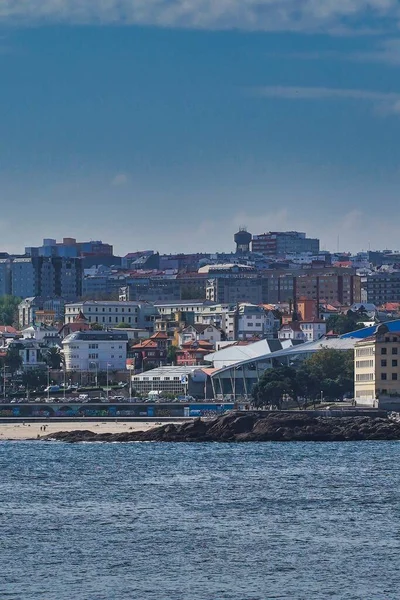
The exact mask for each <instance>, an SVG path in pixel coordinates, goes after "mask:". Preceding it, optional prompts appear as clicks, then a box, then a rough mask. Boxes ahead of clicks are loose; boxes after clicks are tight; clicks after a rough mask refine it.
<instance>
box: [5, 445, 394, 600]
mask: <svg viewBox="0 0 400 600" xmlns="http://www.w3.org/2000/svg"><path fill="white" fill-rule="evenodd" d="M399 493H400V444H399V443H398V442H393V443H392V442H357V443H259V444H253V443H247V444H218V443H209V444H173V443H171V444H158V443H132V444H118V443H117V444H107V443H103V444H101V443H86V444H77V445H70V444H64V443H46V442H36V441H35V442H4V443H0V599H1V600H136V599H138V600H266V599H285V600H286V599H287V600H309V599H316V600H324V599H340V600H341V599H343V600H374V599H382V600H393V599H400V497H399Z"/></svg>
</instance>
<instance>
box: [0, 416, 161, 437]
mask: <svg viewBox="0 0 400 600" xmlns="http://www.w3.org/2000/svg"><path fill="white" fill-rule="evenodd" d="M171 423H172V421H171ZM160 425H161V423H156V422H154V421H152V422H147V421H143V422H130V423H125V422H117V423H115V422H107V423H106V422H104V423H102V422H97V423H95V422H90V423H82V422H78V423H76V422H66V423H44V422H43V423H26V424H25V425H23V424H22V423H2V424H0V441H5V440H34V439H37V437H38V436H46V435H49V434H51V433H55V432H56V431H76V430H78V429H85V430H86V429H88V430H90V431H94V432H95V433H122V432H124V431H147V430H148V429H152V428H153V427H159V426H160ZM162 425H166V422H165V421H164V422H163V423H162ZM44 426H46V430H45V431H43V427H44Z"/></svg>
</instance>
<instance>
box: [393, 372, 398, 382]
mask: <svg viewBox="0 0 400 600" xmlns="http://www.w3.org/2000/svg"><path fill="white" fill-rule="evenodd" d="M392 380H393V381H397V373H392Z"/></svg>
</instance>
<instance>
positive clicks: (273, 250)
mask: <svg viewBox="0 0 400 600" xmlns="http://www.w3.org/2000/svg"><path fill="white" fill-rule="evenodd" d="M252 250H253V252H258V253H260V254H264V255H265V256H286V254H291V253H294V254H301V253H304V252H310V253H311V254H318V253H319V240H318V239H315V238H314V239H313V238H307V237H306V234H305V233H301V232H299V231H270V232H269V233H263V234H261V235H253V241H252Z"/></svg>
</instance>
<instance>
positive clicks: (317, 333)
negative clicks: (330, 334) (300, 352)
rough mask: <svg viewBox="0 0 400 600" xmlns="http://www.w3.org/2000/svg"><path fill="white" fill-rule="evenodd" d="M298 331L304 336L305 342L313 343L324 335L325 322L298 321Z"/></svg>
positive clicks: (315, 320)
mask: <svg viewBox="0 0 400 600" xmlns="http://www.w3.org/2000/svg"><path fill="white" fill-rule="evenodd" d="M300 329H301V330H302V332H303V333H304V335H305V338H306V339H305V341H306V342H315V341H316V340H319V339H320V338H321V337H323V336H324V335H325V334H326V321H324V320H323V319H310V320H308V321H300Z"/></svg>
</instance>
